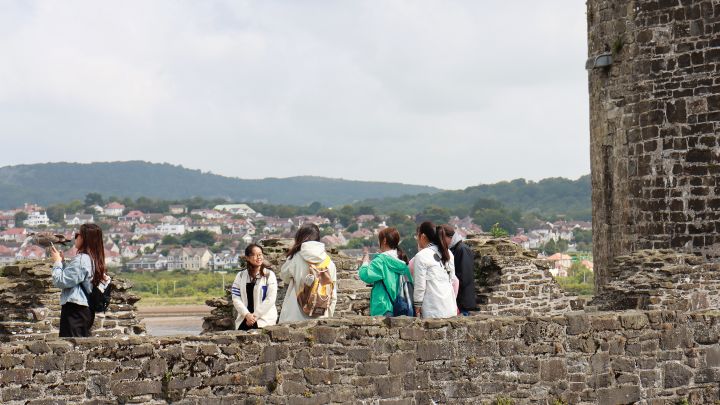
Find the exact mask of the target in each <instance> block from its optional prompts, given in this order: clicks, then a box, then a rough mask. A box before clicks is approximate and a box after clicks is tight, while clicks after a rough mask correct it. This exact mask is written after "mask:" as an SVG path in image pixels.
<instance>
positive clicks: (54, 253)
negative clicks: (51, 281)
mask: <svg viewBox="0 0 720 405" xmlns="http://www.w3.org/2000/svg"><path fill="white" fill-rule="evenodd" d="M50 258H51V259H52V261H53V263H62V259H63V257H62V253H60V252H58V250H57V249H55V246H50Z"/></svg>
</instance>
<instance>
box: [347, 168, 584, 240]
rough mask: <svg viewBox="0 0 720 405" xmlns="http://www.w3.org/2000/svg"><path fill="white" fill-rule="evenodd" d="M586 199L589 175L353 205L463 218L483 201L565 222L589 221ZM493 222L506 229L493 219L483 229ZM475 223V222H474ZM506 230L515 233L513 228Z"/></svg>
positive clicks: (378, 210)
mask: <svg viewBox="0 0 720 405" xmlns="http://www.w3.org/2000/svg"><path fill="white" fill-rule="evenodd" d="M590 196H591V185H590V176H589V175H586V176H582V177H580V178H579V179H578V180H569V179H564V178H549V179H544V180H540V181H538V182H533V181H526V180H525V179H517V180H513V181H503V182H499V183H496V184H486V185H479V186H474V187H468V188H466V189H464V190H457V191H443V192H439V193H435V194H427V193H426V194H418V195H411V196H403V197H397V198H385V199H373V200H366V201H361V202H358V203H357V205H358V206H359V205H372V206H373V207H375V209H376V210H377V212H378V213H380V214H386V213H390V212H393V211H396V212H401V213H405V214H413V213H416V212H420V211H421V210H422V209H424V208H425V207H428V206H430V205H436V206H438V207H443V208H444V209H446V210H448V211H449V212H450V213H451V214H452V215H458V216H465V215H469V214H471V211H474V210H473V207H474V206H475V204H476V203H478V201H479V200H481V199H485V200H492V201H499V202H500V203H502V204H503V207H505V209H506V210H507V211H508V213H511V212H512V211H513V210H518V211H519V212H521V213H522V212H525V213H529V212H534V213H537V214H539V215H541V216H543V217H544V218H546V219H550V218H551V217H552V216H553V215H564V217H565V219H568V220H589V219H590V218H591V210H592V206H591V204H590ZM478 208H482V209H491V210H492V209H498V207H493V206H492V205H490V206H482V205H480V206H478ZM511 218H512V215H511ZM514 220H515V221H517V219H514ZM495 222H500V224H501V225H503V226H507V225H505V224H503V222H502V221H498V220H495V221H492V222H489V224H486V227H485V229H490V226H492V224H494V223H495ZM475 223H479V222H478V221H477V220H476V221H475ZM507 229H511V230H512V231H514V230H515V228H514V227H507Z"/></svg>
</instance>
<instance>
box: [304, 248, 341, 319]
mask: <svg viewBox="0 0 720 405" xmlns="http://www.w3.org/2000/svg"><path fill="white" fill-rule="evenodd" d="M308 267H309V268H308V274H307V275H306V276H305V277H304V279H303V280H300V283H299V285H298V286H297V301H298V305H299V306H300V309H301V310H302V311H303V313H304V314H305V315H307V316H309V317H312V318H317V317H320V316H323V315H324V314H325V312H326V311H327V310H328V309H330V302H331V301H332V298H333V294H334V291H335V283H333V282H332V278H331V275H330V271H329V270H330V257H327V258H326V259H325V260H323V261H322V263H318V264H315V263H309V262H308Z"/></svg>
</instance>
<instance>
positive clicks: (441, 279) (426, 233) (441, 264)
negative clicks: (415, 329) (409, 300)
mask: <svg viewBox="0 0 720 405" xmlns="http://www.w3.org/2000/svg"><path fill="white" fill-rule="evenodd" d="M415 237H416V238H417V243H418V250H419V252H418V253H417V254H416V255H415V257H414V258H413V263H414V272H413V277H414V280H415V291H414V293H413V301H414V305H415V313H416V314H417V316H419V317H422V318H449V317H451V316H455V315H457V304H456V303H455V294H454V292H453V286H452V280H453V276H454V274H455V263H454V260H453V256H452V252H450V250H449V249H448V247H447V243H446V242H445V231H444V230H443V228H442V227H440V226H438V227H436V226H435V225H433V223H432V222H430V221H426V222H423V223H422V224H420V225H419V226H418V227H417V233H416V235H415Z"/></svg>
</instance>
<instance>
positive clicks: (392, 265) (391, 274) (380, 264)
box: [359, 254, 412, 316]
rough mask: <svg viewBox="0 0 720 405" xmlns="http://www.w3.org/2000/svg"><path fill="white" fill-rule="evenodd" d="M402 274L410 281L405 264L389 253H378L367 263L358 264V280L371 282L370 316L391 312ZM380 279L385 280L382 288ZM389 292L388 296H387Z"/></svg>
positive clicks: (408, 270) (408, 271)
mask: <svg viewBox="0 0 720 405" xmlns="http://www.w3.org/2000/svg"><path fill="white" fill-rule="evenodd" d="M401 274H403V275H405V277H407V280H408V281H410V282H412V275H411V274H410V269H409V268H408V266H407V264H405V262H403V261H402V260H399V259H396V258H394V257H392V256H389V255H384V254H380V255H378V256H377V257H375V259H373V261H372V262H370V263H369V264H363V265H362V266H360V273H359V276H360V280H362V281H364V282H366V283H368V284H372V285H373V288H372V291H371V292H370V316H377V315H385V314H386V313H387V312H392V310H393V304H392V303H393V301H395V298H396V297H397V293H398V281H399V277H400V275H401ZM382 281H384V282H385V287H386V288H387V292H385V288H383V285H382ZM388 294H390V297H388Z"/></svg>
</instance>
